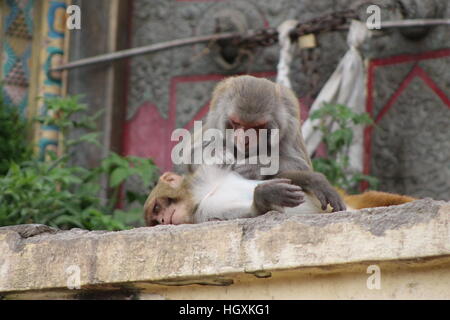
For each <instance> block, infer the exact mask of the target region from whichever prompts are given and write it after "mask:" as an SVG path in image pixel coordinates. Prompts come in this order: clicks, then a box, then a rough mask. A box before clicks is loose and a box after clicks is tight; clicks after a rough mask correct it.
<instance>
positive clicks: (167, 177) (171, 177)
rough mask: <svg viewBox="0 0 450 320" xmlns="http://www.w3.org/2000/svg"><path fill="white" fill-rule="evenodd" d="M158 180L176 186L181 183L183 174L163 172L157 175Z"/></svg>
mask: <svg viewBox="0 0 450 320" xmlns="http://www.w3.org/2000/svg"><path fill="white" fill-rule="evenodd" d="M159 181H162V182H165V183H167V184H168V185H169V186H171V187H172V188H178V187H179V186H180V185H181V182H183V176H180V175H178V174H176V173H173V172H165V173H164V174H163V175H162V176H161V177H159Z"/></svg>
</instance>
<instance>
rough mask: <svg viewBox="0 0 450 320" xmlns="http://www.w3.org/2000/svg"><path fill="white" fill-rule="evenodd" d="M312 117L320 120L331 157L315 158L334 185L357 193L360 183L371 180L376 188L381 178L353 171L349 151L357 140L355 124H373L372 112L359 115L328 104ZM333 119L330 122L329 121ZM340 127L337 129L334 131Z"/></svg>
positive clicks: (317, 165) (311, 116)
mask: <svg viewBox="0 0 450 320" xmlns="http://www.w3.org/2000/svg"><path fill="white" fill-rule="evenodd" d="M310 118H311V119H312V120H314V119H319V120H320V124H319V125H318V126H317V127H316V129H317V130H320V131H321V132H322V134H323V138H322V141H323V142H324V144H325V146H326V147H327V152H328V156H327V158H315V159H313V160H312V162H313V167H314V170H316V171H319V172H321V173H323V174H324V175H325V176H326V177H327V178H328V180H329V181H330V182H331V184H333V185H334V186H337V187H340V188H343V189H345V190H347V192H350V193H353V192H357V187H358V184H359V183H360V182H361V181H367V182H368V183H369V186H370V187H371V188H376V186H377V185H378V180H377V179H376V178H375V177H372V176H368V175H364V174H362V173H360V172H350V170H349V157H348V152H349V148H350V145H351V143H352V140H353V130H352V129H351V127H350V126H351V125H352V124H354V125H373V121H372V119H371V118H370V116H369V114H367V113H362V114H358V113H355V112H353V111H352V110H351V109H350V108H348V107H347V106H344V105H340V104H324V105H323V106H322V107H321V108H320V109H318V110H316V111H314V112H312V113H311V115H310ZM326 120H330V121H326ZM334 126H336V129H335V130H332V129H333V127H334Z"/></svg>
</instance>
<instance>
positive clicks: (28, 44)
mask: <svg viewBox="0 0 450 320" xmlns="http://www.w3.org/2000/svg"><path fill="white" fill-rule="evenodd" d="M35 4H36V2H35V0H22V1H19V0H5V1H4V3H3V4H2V9H3V10H4V12H3V16H2V22H3V25H2V28H1V30H2V48H3V52H2V53H1V56H2V65H1V72H2V75H1V79H2V81H3V97H4V99H5V101H6V103H8V104H11V105H14V106H17V107H18V108H20V110H21V112H22V114H25V113H26V108H27V105H28V97H29V86H30V63H31V49H32V42H33V32H34V23H33V14H34V10H35V7H36V5H35Z"/></svg>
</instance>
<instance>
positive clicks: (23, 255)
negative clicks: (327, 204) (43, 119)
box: [0, 199, 450, 298]
mask: <svg viewBox="0 0 450 320" xmlns="http://www.w3.org/2000/svg"><path fill="white" fill-rule="evenodd" d="M449 217H450V203H448V202H442V201H433V200H431V199H425V200H419V201H415V202H412V203H409V204H405V205H401V206H394V207H388V208H374V209H364V210H361V211H355V212H339V213H334V214H309V215H287V214H279V213H269V214H267V215H265V216H261V217H258V218H254V219H240V220H234V221H224V222H210V223H203V224H198V225H182V226H157V227H152V228H138V229H132V230H127V231H120V232H106V231H86V230H80V229H72V230H70V231H58V232H57V233H51V234H50V233H43V234H40V235H36V236H33V237H29V238H22V237H21V236H20V235H19V233H17V232H16V231H14V230H0V252H1V255H0V294H1V295H3V296H5V297H6V298H14V297H17V296H20V295H21V294H22V295H25V296H26V295H27V294H28V295H30V294H32V295H34V297H39V294H43V293H42V292H47V293H46V295H44V296H41V297H46V298H48V297H51V296H52V294H53V297H59V298H61V297H62V296H64V295H67V294H68V293H67V292H68V290H67V289H65V288H66V287H67V286H68V284H69V282H68V281H69V279H70V277H71V275H73V269H74V268H75V269H78V268H79V269H78V270H79V272H80V273H79V274H80V280H81V283H80V284H81V290H75V291H76V293H73V294H76V295H77V296H78V297H81V298H82V297H83V294H84V295H85V297H88V296H89V295H91V296H92V297H96V295H99V297H100V298H101V293H102V292H104V291H106V292H108V290H112V289H114V290H115V292H117V290H119V292H120V293H121V296H122V297H126V296H127V295H130V294H131V295H132V294H133V292H141V294H142V295H144V293H145V294H147V295H148V294H157V295H158V294H162V293H161V292H165V291H167V290H169V289H168V288H169V287H167V286H173V285H176V286H184V285H192V284H203V285H211V286H212V287H211V286H207V288H209V287H210V288H214V287H216V286H226V287H230V289H229V290H230V292H231V291H233V290H236V288H238V287H239V283H241V282H242V281H243V280H242V279H243V277H244V278H245V277H247V276H248V274H251V275H252V277H257V278H258V279H257V280H258V281H257V283H256V285H260V286H261V285H262V284H263V283H264V282H265V281H268V282H267V284H270V283H273V282H274V281H275V282H276V281H278V280H276V279H281V278H283V277H284V278H283V279H285V277H287V276H288V275H289V272H297V273H300V274H301V275H299V276H296V278H297V280H298V279H304V281H312V280H313V279H314V277H317V276H320V275H321V274H324V273H330V272H331V273H333V274H339V275H342V277H344V278H345V274H346V273H349V272H355V268H356V269H358V268H359V269H361V268H362V267H361V264H363V265H364V264H367V263H370V264H380V265H383V264H386V263H388V264H390V265H394V266H395V265H398V266H400V265H403V267H404V268H407V269H408V268H409V269H411V268H414V267H417V266H421V265H422V264H424V266H426V263H428V264H429V266H430V267H429V268H434V267H436V264H435V263H433V261H445V263H446V265H447V269H448V261H449V260H450V259H449V258H450V241H449V240H450V224H449ZM430 263H431V264H430ZM358 265H359V267H358ZM355 266H356V267H355ZM423 268H424V267H422V269H423ZM409 269H408V270H409ZM447 269H446V270H447ZM362 270H364V271H365V268H364V269H362ZM389 270H392V266H391V267H390V269H389ZM411 270H413V269H411ZM411 270H410V271H411ZM426 270H427V269H426V267H425V271H423V270H422V271H421V272H422V273H423V277H424V279H427V276H428V277H429V276H430V274H428V273H427V271H426ZM430 270H431V269H430ZM364 271H363V272H364ZM280 272H281V273H280ZM273 274H274V275H276V276H273ZM363 275H364V276H367V274H363ZM271 276H273V279H270V280H269V279H264V278H266V277H271ZM449 276H450V275H449ZM277 277H278V278H277ZM280 277H281V278H280ZM298 277H300V278H298ZM311 277H312V278H311ZM255 279H256V278H255ZM285 280H286V279H285ZM341 280H342V279H341ZM280 281H281V280H280ZM345 281H352V278H351V277H347V280H345ZM345 281H344V282H343V284H342V285H343V286H344V287H345V284H344V283H345ZM423 281H426V280H423ZM430 281H431V280H430ZM277 283H278V284H279V282H277ZM325 283H326V281H325ZM425 284H427V283H426V282H425ZM155 285H159V286H156V287H158V288H160V291H161V290H162V291H161V292H160V293H158V292H159V291H155V290H156V289H153V291H152V290H150V291H149V290H147V289H146V288H148V287H149V286H155ZM322 285H323V284H322ZM156 287H155V288H156ZM190 288H191V286H190ZM195 288H197V286H195V287H193V288H191V289H195ZM207 288H205V289H202V290H200V291H201V292H203V293H205V290H206V292H207V291H208V289H207ZM233 288H234V289H233ZM34 290H41V291H34ZM42 290H44V291H42ZM196 290H198V289H196ZM211 290H213V291H214V290H215V291H217V290H219V289H211ZM227 290H228V289H227ZM227 290H226V291H227ZM312 290H316V289H312ZM36 292H37V293H36ZM39 292H41V293H39ZM130 292H131V293H130ZM175 292H177V291H176V290H175ZM180 292H183V290H181V291H179V292H178V294H180ZM256 292H258V294H259V295H260V296H264V293H263V292H261V291H258V290H256ZM279 292H281V293H280V294H279V295H277V296H276V297H275V298H277V297H283V294H282V293H283V292H284V295H286V294H287V292H286V291H283V289H281V291H279ZM112 294H113V293H111V295H112ZM221 294H222V295H223V294H224V292H223V291H221ZM241 294H242V292H241ZM163 296H164V295H163ZM175 297H176V295H175ZM178 297H179V298H183V296H182V295H181V296H180V295H178ZM184 297H186V296H184ZM219 297H220V295H219ZM232 297H233V296H229V298H232ZM236 297H239V295H237V296H236ZM269 297H270V296H269ZM354 297H362V296H358V295H356V296H354ZM143 298H145V297H144V296H143ZM146 298H152V297H148V296H147V297H146ZM153 298H154V297H153ZM191 298H192V296H191ZM194 298H195V296H194ZM210 298H213V297H212V296H211V297H210ZM336 298H339V297H337V296H336Z"/></svg>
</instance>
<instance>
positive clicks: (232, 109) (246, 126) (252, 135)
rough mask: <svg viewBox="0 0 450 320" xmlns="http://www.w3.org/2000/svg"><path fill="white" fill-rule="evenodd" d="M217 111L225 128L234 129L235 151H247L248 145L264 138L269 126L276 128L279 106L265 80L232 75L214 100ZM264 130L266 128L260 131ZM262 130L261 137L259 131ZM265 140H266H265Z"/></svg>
mask: <svg viewBox="0 0 450 320" xmlns="http://www.w3.org/2000/svg"><path fill="white" fill-rule="evenodd" d="M217 109H218V110H220V109H222V110H225V112H223V111H222V114H224V115H225V116H224V117H223V118H222V119H221V121H222V122H223V124H222V126H223V127H224V128H225V129H233V130H234V135H233V138H234V143H235V145H236V146H237V148H238V149H239V150H246V152H248V148H249V146H255V147H256V146H257V145H258V143H260V142H261V141H264V140H262V139H261V138H268V136H269V135H270V130H271V129H279V128H280V124H279V123H278V122H279V119H280V117H278V116H277V113H280V112H282V110H280V109H281V108H279V90H278V89H277V86H276V85H275V84H274V83H272V82H271V81H269V80H267V79H262V78H255V77H251V76H242V77H236V78H232V79H231V82H230V85H229V86H228V88H227V90H225V92H223V98H222V99H219V101H218V108H217ZM262 129H266V130H262ZM262 133H264V134H265V135H264V136H261V134H262ZM267 140H268V139H267Z"/></svg>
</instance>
